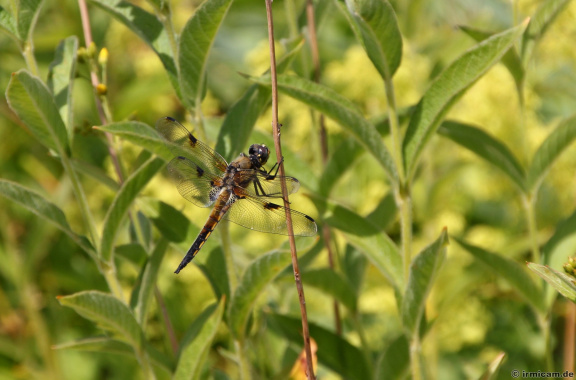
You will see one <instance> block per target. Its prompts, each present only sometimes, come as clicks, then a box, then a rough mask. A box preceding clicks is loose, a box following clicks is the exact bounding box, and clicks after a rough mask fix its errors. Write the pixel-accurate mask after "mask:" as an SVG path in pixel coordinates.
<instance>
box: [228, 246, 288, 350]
mask: <svg viewBox="0 0 576 380" xmlns="http://www.w3.org/2000/svg"><path fill="white" fill-rule="evenodd" d="M290 263H291V257H290V253H288V252H286V251H273V252H270V253H267V254H265V255H263V256H260V257H258V258H257V259H256V260H254V261H253V262H252V263H251V264H250V266H249V267H248V268H246V271H245V272H244V275H243V276H242V280H241V281H240V283H239V284H238V287H237V288H236V291H235V292H234V294H233V295H232V299H231V300H230V306H229V310H228V320H229V323H230V330H231V332H232V334H233V335H234V336H235V337H236V339H237V340H240V341H241V340H243V339H244V333H245V329H246V323H247V322H248V317H249V316H250V312H251V310H252V307H253V305H254V302H255V301H256V298H257V297H258V295H260V293H261V292H262V290H263V289H264V287H265V286H266V285H267V284H268V283H269V282H271V281H272V280H273V279H274V278H275V277H276V276H277V275H278V274H280V273H281V272H282V270H283V269H284V268H286V267H287V266H288V265H289V264H290Z"/></svg>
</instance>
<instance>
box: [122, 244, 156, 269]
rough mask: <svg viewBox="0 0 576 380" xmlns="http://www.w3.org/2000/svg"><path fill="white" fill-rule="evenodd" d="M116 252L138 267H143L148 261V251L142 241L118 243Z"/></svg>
mask: <svg viewBox="0 0 576 380" xmlns="http://www.w3.org/2000/svg"><path fill="white" fill-rule="evenodd" d="M114 253H115V254H116V255H118V256H119V257H122V258H123V259H125V260H127V261H129V262H130V263H132V264H133V265H134V266H135V267H136V268H142V266H143V265H144V264H145V263H146V261H148V252H146V250H145V249H144V247H143V246H142V244H140V243H128V244H122V245H118V246H116V247H115V248H114Z"/></svg>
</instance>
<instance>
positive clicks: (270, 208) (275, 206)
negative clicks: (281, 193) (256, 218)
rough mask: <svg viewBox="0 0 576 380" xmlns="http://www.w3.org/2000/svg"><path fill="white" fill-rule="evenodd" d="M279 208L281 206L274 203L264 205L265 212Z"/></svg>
mask: <svg viewBox="0 0 576 380" xmlns="http://www.w3.org/2000/svg"><path fill="white" fill-rule="evenodd" d="M280 207H282V206H280V205H277V204H275V203H270V202H267V203H264V208H265V209H266V210H278V209H279V208H280Z"/></svg>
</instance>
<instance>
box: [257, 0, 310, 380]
mask: <svg viewBox="0 0 576 380" xmlns="http://www.w3.org/2000/svg"><path fill="white" fill-rule="evenodd" d="M265 3H266V17H267V19H268V43H269V48H270V78H271V81H272V133H273V138H274V148H275V149H276V160H277V162H280V167H279V173H280V178H281V179H282V180H281V187H282V199H283V200H284V207H285V209H286V225H287V228H288V241H289V242H290V254H291V256H292V269H293V271H294V281H295V283H296V290H297V292H298V299H299V301H300V314H301V316H302V335H303V338H304V349H305V351H306V376H307V378H308V380H315V379H316V376H315V375H314V366H313V364H312V349H311V347H310V331H309V329H308V316H307V313H306V298H305V296H304V288H303V286H302V280H301V278H300V269H299V267H298V256H297V254H296V242H295V240H294V230H293V228H292V215H291V214H290V202H288V191H287V189H286V180H285V179H284V175H285V173H284V163H283V162H282V145H281V142H280V123H278V83H277V75H276V52H275V48H274V21H273V18H272V0H265Z"/></svg>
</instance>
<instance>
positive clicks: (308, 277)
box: [302, 268, 358, 312]
mask: <svg viewBox="0 0 576 380" xmlns="http://www.w3.org/2000/svg"><path fill="white" fill-rule="evenodd" d="M302 282H303V283H304V285H307V286H312V287H314V288H317V289H320V290H322V291H323V292H324V293H326V294H328V295H330V296H332V297H334V298H335V299H336V300H337V301H338V302H340V303H341V304H342V305H344V306H346V307H347V308H348V310H350V311H352V312H355V311H356V306H357V305H356V304H357V302H358V300H357V299H356V294H355V293H354V290H353V289H352V286H351V284H350V283H349V282H348V280H346V279H345V278H344V277H342V276H341V275H339V274H338V273H336V272H335V271H334V270H332V269H329V268H321V269H311V270H307V271H305V272H303V273H302Z"/></svg>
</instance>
